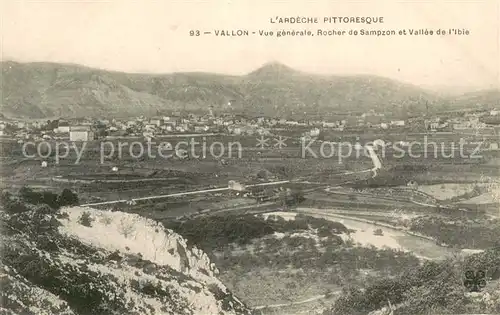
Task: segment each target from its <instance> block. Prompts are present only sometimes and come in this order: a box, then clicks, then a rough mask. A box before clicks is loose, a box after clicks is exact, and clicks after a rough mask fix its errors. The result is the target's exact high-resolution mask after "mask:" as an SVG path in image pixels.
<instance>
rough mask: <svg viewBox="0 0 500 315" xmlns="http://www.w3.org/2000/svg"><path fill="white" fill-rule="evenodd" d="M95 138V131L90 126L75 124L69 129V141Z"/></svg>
mask: <svg viewBox="0 0 500 315" xmlns="http://www.w3.org/2000/svg"><path fill="white" fill-rule="evenodd" d="M91 140H94V132H93V131H92V129H91V128H90V127H89V126H74V127H71V128H70V129H69V141H91Z"/></svg>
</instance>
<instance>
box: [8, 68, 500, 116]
mask: <svg viewBox="0 0 500 315" xmlns="http://www.w3.org/2000/svg"><path fill="white" fill-rule="evenodd" d="M1 67H2V78H1V79H2V85H1V94H0V96H1V97H0V99H1V100H2V103H1V107H0V108H1V110H0V111H1V112H2V113H3V114H5V115H6V116H7V117H19V118H23V117H26V118H52V117H68V118H70V117H87V116H94V117H103V116H104V117H129V116H137V115H155V114H157V113H158V112H160V113H161V112H165V111H169V110H193V111H194V110H206V109H207V107H208V106H210V105H211V106H214V110H215V111H216V112H217V111H219V112H221V111H227V110H228V108H227V105H226V104H227V103H228V101H229V100H234V101H235V102H233V103H234V104H235V105H233V106H232V109H231V110H234V111H237V112H246V113H248V114H254V115H259V114H265V115H271V116H283V115H291V114H301V115H302V114H303V113H304V112H306V113H307V114H310V115H322V114H325V113H332V112H343V113H345V112H346V111H349V112H353V111H357V112H364V111H367V110H369V109H377V110H383V111H392V112H396V113H402V112H406V111H409V112H412V113H418V112H422V111H425V108H426V104H429V105H430V106H429V107H430V109H431V110H441V109H443V108H445V109H448V108H449V107H450V104H452V103H453V100H450V99H443V98H441V97H439V96H437V95H434V94H431V93H430V92H427V91H425V90H422V89H420V88H418V87H415V86H411V85H408V84H403V83H400V82H397V81H394V80H390V79H386V78H381V77H375V76H320V75H312V74H307V73H303V72H299V71H296V70H294V69H291V68H289V67H287V66H285V65H282V64H279V63H269V64H266V65H264V66H262V67H261V68H259V69H257V70H255V71H253V72H251V73H249V74H247V75H244V76H229V75H218V74H209V73H172V74H163V75H153V74H128V73H120V72H113V71H106V70H99V69H92V68H88V67H83V66H78V65H70V64H56V63H17V62H12V61H6V62H2V63H1ZM491 95H493V96H491ZM491 95H489V96H488V97H486V98H480V96H478V95H475V96H474V100H476V99H477V98H478V97H479V100H480V101H481V100H484V101H485V102H488V103H498V100H497V99H496V98H495V95H494V94H491ZM497 96H498V95H497ZM464 102H465V103H468V101H467V100H465V101H464V99H463V98H462V99H460V104H461V105H463V103H464Z"/></svg>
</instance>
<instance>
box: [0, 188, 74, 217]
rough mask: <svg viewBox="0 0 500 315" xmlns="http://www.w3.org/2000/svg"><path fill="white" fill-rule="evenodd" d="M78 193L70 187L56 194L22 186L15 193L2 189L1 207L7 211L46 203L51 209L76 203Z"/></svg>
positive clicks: (22, 209) (25, 208)
mask: <svg viewBox="0 0 500 315" xmlns="http://www.w3.org/2000/svg"><path fill="white" fill-rule="evenodd" d="M78 202H79V201H78V195H77V194H76V193H74V192H72V191H71V190H70V189H67V188H65V189H63V191H62V192H61V193H60V194H59V195H58V194H56V193H53V192H49V191H41V192H38V191H34V190H33V189H31V188H29V187H26V186H25V187H22V188H21V189H20V190H19V192H18V193H17V194H11V193H9V192H7V191H4V192H3V193H2V196H1V203H2V205H3V208H4V209H5V211H6V212H8V213H20V212H24V211H29V210H30V209H31V208H32V207H31V206H32V205H47V206H49V207H50V208H51V209H55V210H57V209H59V208H61V207H65V206H74V205H78Z"/></svg>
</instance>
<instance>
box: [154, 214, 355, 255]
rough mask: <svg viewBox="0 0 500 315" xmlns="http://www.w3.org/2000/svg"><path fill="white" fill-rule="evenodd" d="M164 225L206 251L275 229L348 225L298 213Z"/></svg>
mask: <svg viewBox="0 0 500 315" xmlns="http://www.w3.org/2000/svg"><path fill="white" fill-rule="evenodd" d="M163 224H164V225H165V227H167V228H169V229H172V230H174V231H175V232H177V233H179V234H180V235H182V236H184V237H185V238H186V239H187V240H188V242H189V244H190V245H196V246H197V247H200V248H202V249H203V250H206V251H213V250H216V249H219V250H223V249H224V248H225V247H227V246H228V245H229V244H232V243H235V244H239V245H243V244H249V243H250V242H251V241H252V240H254V239H258V238H261V237H264V236H266V235H270V234H273V233H275V232H282V233H284V232H292V231H301V230H308V229H309V228H317V229H320V230H321V231H322V233H324V234H328V233H335V234H340V233H347V232H348V230H347V228H346V227H345V226H344V225H342V224H340V223H337V222H331V221H328V220H325V219H317V218H313V217H308V216H303V215H297V217H296V219H295V220H290V221H286V220H284V219H283V218H281V217H278V216H271V217H269V218H268V219H267V220H266V219H264V218H263V217H259V216H254V215H249V216H237V215H225V216H208V217H199V218H195V219H193V220H188V221H184V222H182V221H171V220H166V221H164V222H163Z"/></svg>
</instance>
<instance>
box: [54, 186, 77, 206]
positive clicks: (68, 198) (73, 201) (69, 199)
mask: <svg viewBox="0 0 500 315" xmlns="http://www.w3.org/2000/svg"><path fill="white" fill-rule="evenodd" d="M58 204H59V206H60V207H64V206H75V205H77V204H78V195H77V194H75V193H74V192H72V191H71V190H69V189H67V188H65V189H64V190H63V191H62V192H61V194H60V195H59V197H58Z"/></svg>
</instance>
